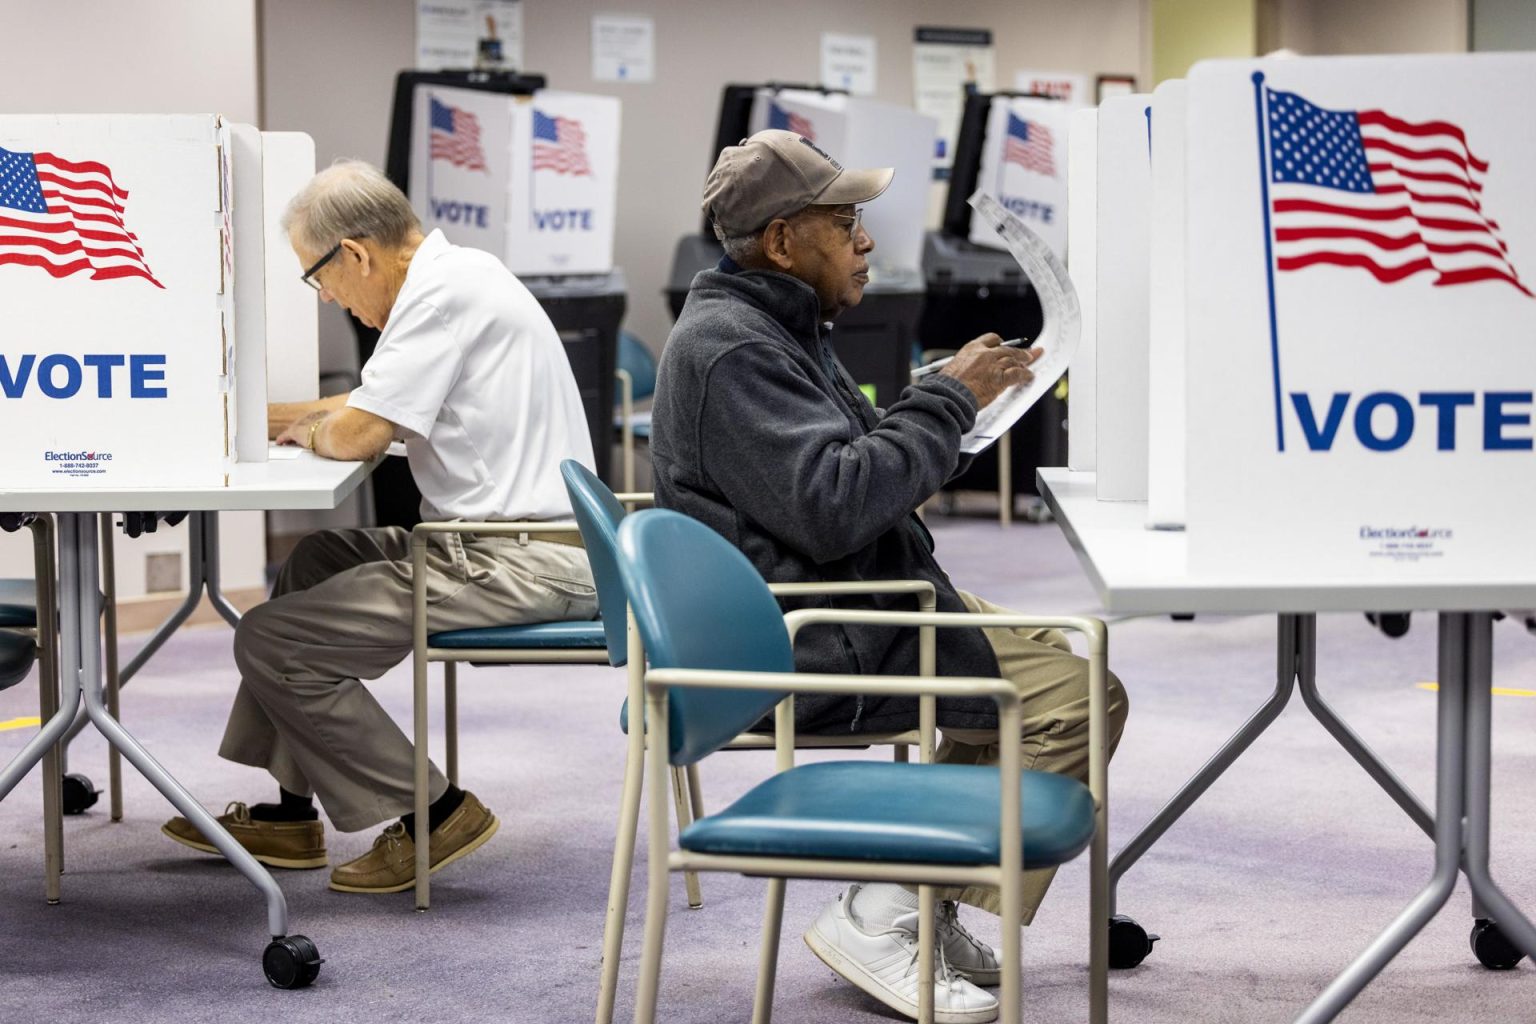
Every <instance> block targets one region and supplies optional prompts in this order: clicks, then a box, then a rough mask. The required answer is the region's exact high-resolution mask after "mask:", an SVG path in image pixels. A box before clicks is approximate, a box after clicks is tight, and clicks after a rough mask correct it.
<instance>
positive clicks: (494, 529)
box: [411, 519, 581, 547]
mask: <svg viewBox="0 0 1536 1024" xmlns="http://www.w3.org/2000/svg"><path fill="white" fill-rule="evenodd" d="M434 533H483V534H486V535H488V536H492V537H515V536H516V535H518V534H520V533H571V534H575V535H576V536H578V537H579V536H581V530H579V529H578V528H577V526H576V523H575V522H574V521H572V522H569V523H548V522H532V521H528V522H524V521H520V520H511V521H508V520H497V521H495V522H483V523H482V522H465V521H463V520H457V519H456V520H453V521H452V522H444V523H417V524H416V525H415V526H414V527H413V528H412V529H411V545H412V546H413V547H415V546H417V545H425V544H426V543H427V537H428V536H429V535H431V534H434Z"/></svg>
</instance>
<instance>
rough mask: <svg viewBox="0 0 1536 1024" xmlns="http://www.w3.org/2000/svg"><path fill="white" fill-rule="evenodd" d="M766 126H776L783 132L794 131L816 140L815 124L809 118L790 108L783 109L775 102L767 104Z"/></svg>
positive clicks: (813, 140)
mask: <svg viewBox="0 0 1536 1024" xmlns="http://www.w3.org/2000/svg"><path fill="white" fill-rule="evenodd" d="M768 127H769V128H777V129H779V130H780V131H785V132H794V133H795V134H796V135H803V136H804V137H806V138H807V139H810V140H811V141H812V142H815V141H816V126H815V125H813V124H812V123H811V119H810V118H808V117H804V116H802V115H800V114H797V113H795V112H794V111H792V110H785V109H784V108H783V107H781V106H779V105H778V104H777V103H770V104H769V105H768Z"/></svg>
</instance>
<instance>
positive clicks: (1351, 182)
mask: <svg viewBox="0 0 1536 1024" xmlns="http://www.w3.org/2000/svg"><path fill="white" fill-rule="evenodd" d="M1265 93H1266V100H1267V104H1266V108H1267V115H1266V120H1267V129H1268V130H1267V132H1266V136H1267V141H1268V143H1269V162H1270V182H1271V190H1270V205H1271V212H1272V214H1273V230H1274V240H1275V269H1276V270H1279V271H1292V270H1304V269H1306V268H1307V267H1315V266H1320V265H1323V266H1336V267H1356V268H1359V269H1361V270H1364V271H1366V272H1367V273H1369V274H1370V275H1371V276H1372V277H1374V278H1376V280H1378V281H1380V282H1382V283H1383V284H1393V283H1396V282H1398V281H1402V280H1404V279H1406V278H1409V277H1413V276H1415V275H1417V274H1432V275H1434V281H1433V283H1434V284H1435V285H1458V284H1471V283H1474V282H1478V281H1503V282H1505V283H1507V284H1509V285H1511V286H1513V287H1515V288H1517V289H1519V290H1520V291H1521V292H1523V293H1524V294H1526V295H1530V294H1531V292H1530V290H1529V289H1528V288H1526V286H1525V284H1524V283H1523V282H1522V281H1521V280H1520V275H1519V273H1518V272H1516V270H1515V266H1514V264H1513V263H1512V262H1510V258H1509V246H1507V245H1506V244H1505V243H1504V239H1503V238H1501V237H1500V236H1499V224H1498V222H1497V221H1495V220H1494V219H1493V218H1491V217H1489V216H1488V213H1487V212H1486V211H1485V210H1484V209H1483V202H1482V194H1483V182H1484V179H1485V178H1486V176H1487V174H1488V163H1487V161H1484V160H1480V159H1479V158H1478V157H1477V156H1476V155H1475V154H1474V153H1473V152H1472V150H1471V147H1470V146H1469V145H1468V143H1467V137H1466V134H1465V133H1464V132H1463V131H1462V130H1461V129H1460V128H1459V127H1457V126H1456V125H1454V124H1451V123H1449V122H1447V121H1422V122H1413V121H1405V120H1403V119H1402V118H1398V117H1394V116H1392V115H1391V114H1388V113H1386V112H1385V111H1381V110H1358V111H1356V110H1324V109H1323V108H1322V107H1319V106H1317V105H1316V104H1314V103H1310V102H1308V101H1307V100H1304V99H1302V98H1301V97H1300V96H1298V95H1296V94H1295V93H1292V92H1281V91H1279V90H1276V89H1269V88H1266V89H1265Z"/></svg>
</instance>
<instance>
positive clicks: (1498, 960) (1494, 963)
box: [1472, 917, 1525, 971]
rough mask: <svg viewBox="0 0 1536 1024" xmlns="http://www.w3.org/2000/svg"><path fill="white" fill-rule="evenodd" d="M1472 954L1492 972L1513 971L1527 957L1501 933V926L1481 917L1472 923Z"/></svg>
mask: <svg viewBox="0 0 1536 1024" xmlns="http://www.w3.org/2000/svg"><path fill="white" fill-rule="evenodd" d="M1472 952H1473V954H1474V955H1475V956H1476V957H1477V962H1478V963H1480V964H1482V965H1483V966H1484V967H1486V968H1488V969H1489V970H1490V971H1512V970H1514V969H1515V967H1516V966H1517V965H1518V964H1519V963H1520V961H1521V959H1522V958H1523V957H1524V956H1525V954H1524V953H1522V952H1521V951H1520V949H1519V948H1518V947H1517V946H1516V945H1515V944H1514V943H1513V942H1510V941H1509V939H1508V938H1507V937H1506V936H1505V935H1504V933H1503V932H1501V931H1499V926H1498V925H1497V924H1495V923H1494V922H1492V921H1490V920H1488V918H1486V917H1480V918H1478V919H1477V920H1476V921H1474V922H1473V923H1472Z"/></svg>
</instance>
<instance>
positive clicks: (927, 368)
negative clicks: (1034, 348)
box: [912, 338, 1029, 377]
mask: <svg viewBox="0 0 1536 1024" xmlns="http://www.w3.org/2000/svg"><path fill="white" fill-rule="evenodd" d="M999 347H1001V348H1028V347H1029V339H1028V338H1009V339H1008V340H1007V341H1005V342H1003V343H1002V345H1001V346H999ZM953 358H955V357H954V356H945V357H944V358H943V359H935V360H934V361H933V362H931V363H927V364H925V365H923V366H919V367H918V368H917V369H915V370H913V371H912V376H913V377H926V376H928V375H929V374H930V373H935V372H937V371H938V370H940V369H942V368H943V367H944V364H945V363H948V362H949V361H950V360H951V359H953Z"/></svg>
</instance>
